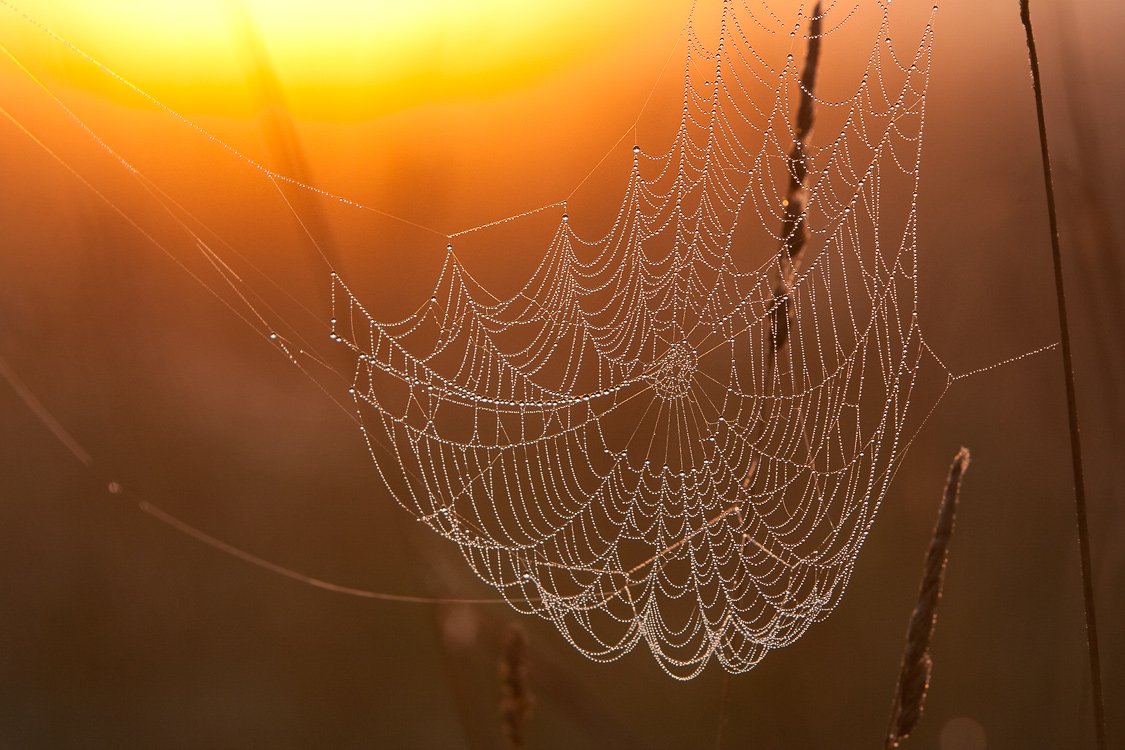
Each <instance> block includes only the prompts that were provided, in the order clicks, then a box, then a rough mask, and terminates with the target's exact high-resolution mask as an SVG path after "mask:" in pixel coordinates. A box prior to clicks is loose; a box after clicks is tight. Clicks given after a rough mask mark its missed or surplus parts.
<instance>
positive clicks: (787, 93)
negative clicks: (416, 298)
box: [332, 1, 933, 679]
mask: <svg viewBox="0 0 1125 750" xmlns="http://www.w3.org/2000/svg"><path fill="white" fill-rule="evenodd" d="M927 10H928V9H927ZM811 16H812V12H810V11H808V10H807V9H806V10H805V11H804V12H802V11H801V10H796V11H791V12H788V13H787V14H786V13H782V12H781V11H780V10H779V9H777V8H774V7H770V6H768V5H764V4H761V3H751V2H746V3H743V2H734V1H732V2H724V3H723V4H722V12H721V19H717V21H716V22H717V23H718V24H719V29H718V32H719V33H718V34H717V35H715V39H714V40H713V41H712V42H711V43H710V44H705V43H704V42H703V41H702V39H701V38H700V35H699V34H698V33H697V29H696V23H697V19H696V18H695V17H694V11H693V18H692V19H691V21H689V24H688V26H687V27H686V29H685V32H684V33H685V38H686V40H687V60H686V66H685V87H684V91H683V112H682V117H681V119H680V123H679V127H678V129H677V130H676V132H675V136H674V139H673V140H672V142H671V145H670V146H668V148H667V149H666V150H663V151H656V152H653V151H650V150H648V149H647V148H645V147H644V146H643V145H638V146H637V147H634V149H633V163H632V167H631V169H630V171H629V173H628V176H627V186H626V188H625V192H624V198H623V199H622V200H621V204H620V209H619V210H618V211H617V213H616V219H615V220H614V222H613V223H612V226H611V227H610V228H609V230H608V231H607V232H606V233H605V234H604V235H602V236H597V237H583V236H580V234H578V233H577V232H576V231H575V230H574V224H577V223H578V222H577V221H572V220H571V219H572V218H575V217H571V216H568V215H566V214H564V213H562V211H560V216H559V217H558V219H557V223H556V224H555V225H554V229H553V230H552V231H553V233H552V234H551V235H550V237H549V238H545V240H544V245H541V246H540V248H539V249H538V250H537V251H534V250H532V249H529V248H526V247H518V248H517V247H513V248H511V252H520V253H526V252H532V251H534V252H536V253H537V255H539V256H541V262H540V263H539V264H538V267H537V268H536V269H535V271H534V272H533V273H532V274H531V275H530V276H529V277H528V278H527V279H526V283H525V284H524V285H523V287H522V288H521V289H520V290H519V291H518V292H517V293H515V294H513V295H511V296H507V297H505V298H499V297H497V296H495V295H494V294H492V293H490V292H489V290H488V289H486V288H484V287H483V285H481V284H480V283H478V282H477V281H476V280H475V279H474V277H473V275H472V274H471V273H470V271H469V269H468V268H467V267H466V265H465V264H464V263H463V262H462V261H461V260H460V259H459V257H458V255H457V252H456V250H455V248H454V247H453V245H452V244H451V245H449V246H448V248H440V249H441V250H442V251H443V252H445V253H446V260H445V263H444V265H443V267H442V269H441V272H440V274H439V276H438V277H437V279H436V281H435V283H434V286H433V291H432V296H431V297H430V298H429V299H428V300H427V301H426V302H425V303H424V304H422V305H421V306H420V307H419V309H418V310H417V312H416V313H415V314H413V315H411V316H409V317H408V318H406V319H404V320H399V321H383V320H376V319H374V318H373V317H372V316H371V315H369V314H368V313H367V311H366V310H365V308H364V306H363V304H362V302H361V301H360V300H358V299H356V298H355V296H353V294H352V293H351V291H350V289H349V287H348V286H347V285H346V283H345V282H344V280H343V279H341V278H340V277H338V276H336V275H335V274H334V275H333V281H332V284H333V296H334V303H333V309H334V313H333V333H332V337H333V339H334V340H336V341H338V342H339V343H341V344H343V345H345V346H346V347H348V348H349V349H350V350H351V352H352V353H353V354H354V357H355V368H356V369H355V382H354V387H353V389H352V394H353V396H354V398H355V402H356V407H357V410H358V413H359V414H360V416H361V418H362V425H363V433H364V436H365V439H366V440H367V443H368V445H369V447H370V450H371V454H372V457H373V458H374V461H375V465H376V467H377V469H378V472H379V474H380V475H381V476H382V478H383V480H384V481H385V483H386V485H387V488H388V489H389V490H390V491H391V492H392V493H393V494H394V496H395V497H396V499H397V500H398V502H400V503H401V504H402V506H403V507H405V508H406V509H407V510H409V511H410V512H411V513H412V514H414V515H415V516H416V517H417V518H418V520H419V521H421V522H423V523H425V524H427V525H428V526H429V527H430V528H432V529H433V530H434V531H435V532H436V533H438V534H440V535H442V536H444V537H445V538H447V539H449V540H450V541H451V542H453V543H454V544H456V545H458V546H459V547H460V549H461V551H462V553H463V555H464V557H465V560H466V561H467V562H468V564H469V565H470V566H471V567H472V569H473V570H474V571H475V572H476V573H477V574H478V575H479V576H480V578H481V579H482V580H484V581H485V582H487V583H488V584H489V585H491V586H494V587H495V588H496V590H497V591H498V592H500V594H501V595H502V596H504V597H505V598H506V599H508V600H509V601H510V602H511V605H512V606H513V607H514V608H516V609H518V610H520V611H522V612H527V613H534V614H537V615H540V616H542V617H544V618H547V619H549V620H550V621H551V622H552V623H554V624H555V625H556V626H557V627H558V629H559V631H560V632H561V633H562V634H563V635H564V636H565V637H566V638H567V639H568V640H570V641H571V643H573V645H574V646H575V648H577V649H578V650H579V651H581V652H582V653H583V654H585V655H587V656H589V657H591V658H594V659H599V660H612V659H615V658H618V657H620V656H621V655H623V654H625V653H627V652H629V651H630V650H632V649H633V648H634V647H635V646H636V645H637V644H639V643H642V642H643V643H644V644H646V645H647V646H648V648H649V649H650V650H651V652H652V654H653V655H654V656H655V658H656V659H657V661H658V663H659V664H660V665H661V666H662V667H663V668H664V669H665V670H666V671H668V673H669V674H671V675H673V676H676V677H679V678H685V679H686V678H690V677H692V676H694V675H696V674H698V673H699V671H700V670H702V669H703V668H704V667H705V666H706V664H708V663H709V662H710V661H711V659H712V658H714V659H715V660H717V661H718V662H719V663H720V664H721V665H722V666H723V667H724V668H725V669H727V670H729V671H731V672H742V671H745V670H748V669H750V668H752V667H753V666H754V665H755V664H757V663H758V662H759V661H760V660H761V659H762V658H763V656H764V655H765V654H766V653H767V652H768V651H769V650H770V649H775V648H779V647H782V646H786V645H788V644H791V643H793V642H794V641H795V640H797V639H798V638H799V637H800V636H801V635H802V634H803V633H804V632H805V631H806V629H807V628H808V627H809V626H810V625H811V624H812V623H814V622H818V621H820V620H822V619H824V618H825V617H826V616H827V615H828V614H829V613H831V612H832V610H833V609H834V608H835V607H836V606H837V604H838V603H839V601H840V597H841V595H842V593H843V591H844V589H845V587H846V584H847V582H848V580H849V578H850V576H851V573H852V569H853V566H854V564H855V560H856V556H857V554H858V553H859V551H860V547H861V545H862V543H863V541H864V539H865V538H866V536H867V534H868V532H869V530H870V528H871V525H872V523H873V521H874V517H875V513H876V511H877V509H878V507H879V505H880V503H881V502H882V500H883V498H884V496H885V495H886V492H887V487H888V483H889V481H890V479H891V476H892V475H893V473H894V471H895V469H896V467H897V466H898V463H899V462H900V460H901V458H902V451H903V449H904V447H905V444H906V440H904V432H905V431H906V429H907V424H908V420H907V417H908V412H909V411H910V410H911V408H912V407H911V401H912V396H914V395H915V393H914V390H915V385H916V379H917V377H918V373H919V371H920V368H921V365H922V364H923V363H924V361H925V360H926V359H927V357H928V356H929V355H928V350H927V347H926V346H925V343H924V342H923V340H922V338H921V334H920V330H919V327H918V322H917V315H916V313H915V310H916V300H917V296H916V273H917V271H916V262H915V259H916V210H915V209H916V198H917V190H916V187H917V182H918V177H919V156H920V148H921V141H922V138H921V136H922V124H923V115H924V105H925V96H926V90H927V86H928V80H929V71H930V67H931V47H932V41H933V40H932V36H933V35H932V26H931V24H932V20H933V19H932V16H930V18H929V19H928V20H927V21H926V23H925V27H924V29H923V30H922V32H921V34H920V35H919V34H918V32H917V31H916V32H914V34H915V35H914V37H913V38H912V40H911V41H910V42H909V44H908V45H906V53H905V54H904V52H903V47H902V45H901V44H900V43H898V42H895V41H892V34H891V29H892V24H891V10H890V4H889V3H886V4H883V3H875V2H866V1H864V2H856V3H843V2H834V3H830V4H827V5H826V6H825V9H824V11H823V17H819V16H818V17H817V18H815V19H813V18H812V17H811ZM863 18H865V19H866V20H865V21H863V23H864V24H866V25H864V26H862V27H861V30H866V32H867V33H868V34H869V36H868V37H866V39H867V41H865V42H864V43H863V44H865V45H867V46H866V47H865V48H863V50H862V54H861V55H860V56H859V57H858V58H857V57H856V55H855V54H853V53H852V52H851V50H854V49H856V47H855V43H854V36H855V29H852V31H851V32H849V33H852V35H853V36H852V37H851V41H849V43H848V45H847V46H846V47H845V46H843V45H841V47H840V48H838V49H833V48H832V46H831V45H832V40H833V39H834V38H836V37H837V35H841V36H842V35H843V33H844V32H845V31H846V30H848V29H849V28H851V26H854V25H857V24H860V23H861V20H857V19H863ZM871 19H874V22H872V20H871ZM810 29H812V30H813V32H812V36H816V37H817V39H818V40H820V41H823V53H822V54H823V56H824V61H823V62H822V64H821V70H822V73H823V71H824V70H825V69H826V68H827V67H829V66H832V67H833V78H834V79H846V80H848V81H849V83H848V84H847V85H848V86H849V87H850V91H849V95H847V96H844V97H842V98H832V97H831V96H830V95H829V94H826V93H823V92H822V91H817V92H816V93H817V97H814V98H815V104H816V109H817V134H818V135H817V136H816V137H814V138H813V139H812V141H811V142H810V143H809V145H808V147H807V148H805V149H803V154H804V155H803V157H802V162H801V164H802V165H803V167H804V168H807V172H808V174H807V177H806V179H805V180H804V185H805V187H804V188H803V189H802V190H800V191H798V192H797V193H792V194H791V193H789V192H787V191H786V185H788V184H789V183H790V180H791V178H793V176H794V174H793V169H794V167H795V161H794V159H793V158H792V157H791V152H793V151H794V145H795V143H796V142H797V141H798V140H799V135H798V134H797V132H796V131H795V129H794V125H793V124H792V122H793V114H794V112H795V111H796V109H797V107H798V105H799V102H800V100H801V98H802V96H809V95H811V94H812V92H807V91H805V90H804V89H803V88H802V83H801V68H802V58H803V57H804V50H805V49H807V48H808V45H809V42H810V31H809V30H810ZM778 39H781V40H783V41H784V40H786V39H788V41H789V45H788V50H786V48H785V45H784V44H782V45H781V46H778V45H776V44H774V45H773V47H776V48H777V49H780V50H781V51H780V53H777V54H775V53H770V54H769V55H767V54H766V53H764V52H759V51H758V50H757V47H756V46H755V40H773V41H775V42H776V40H778ZM845 73H846V75H845ZM836 87H837V88H838V87H839V85H838V84H837V85H836ZM798 179H799V178H798ZM794 197H796V198H799V202H798V203H797V204H795V205H791V199H792V198H794ZM562 210H563V211H565V210H566V209H565V208H564V209H562ZM795 213H799V217H796V218H797V219H798V220H797V221H793V220H792V219H794V214H795ZM502 223H504V222H498V224H502ZM798 230H800V231H802V232H806V233H807V237H808V242H807V248H806V249H805V250H804V253H803V255H802V256H801V258H796V257H794V258H791V257H790V252H789V250H788V248H789V247H790V246H791V244H792V242H793V240H794V237H793V233H794V232H796V231H798ZM482 231H483V232H485V233H486V234H487V233H489V232H496V231H497V230H495V229H489V228H487V227H486V228H485V229H483V230H482ZM486 239H487V237H486ZM498 241H499V240H498ZM763 259H768V260H765V262H764V263H763ZM779 325H784V327H785V336H784V338H779V336H778V326H779ZM916 408H917V407H916Z"/></svg>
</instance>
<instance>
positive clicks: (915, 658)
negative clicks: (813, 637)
mask: <svg viewBox="0 0 1125 750" xmlns="http://www.w3.org/2000/svg"><path fill="white" fill-rule="evenodd" d="M968 468H969V449H968V448H962V449H961V450H960V451H958V452H957V455H956V456H955V457H954V458H953V464H952V465H951V466H950V467H949V477H948V478H947V479H946V480H945V495H944V496H943V497H942V501H941V508H940V509H939V510H938V517H937V523H936V524H935V526H934V535H933V538H932V539H931V540H930V549H929V551H927V552H926V564H925V567H924V568H923V569H922V585H921V586H920V587H919V590H918V603H917V604H915V605H914V612H913V613H912V614H911V615H910V625H909V626H908V627H907V629H906V648H905V649H904V650H903V653H902V668H901V669H900V670H899V676H898V686H897V687H896V689H895V697H894V702H893V703H892V704H891V721H890V724H889V726H888V727H887V737H886V744H885V747H886V748H887V750H891V749H892V748H896V747H898V746H899V743H900V742H902V741H903V740H904V739H906V738H907V737H908V736H909V735H910V732H911V731H913V729H914V727H915V726H916V725H917V724H918V720H919V719H920V718H922V709H923V708H924V706H925V703H926V688H928V687H929V685H930V671H931V669H932V667H933V662H932V660H931V659H930V641H931V640H932V639H933V636H934V623H935V622H936V621H937V605H938V602H939V601H940V600H941V586H942V582H943V580H944V579H945V561H946V559H947V558H948V556H949V542H950V540H951V539H952V538H953V520H954V516H955V515H956V514H957V500H958V496H959V495H960V493H961V478H962V477H963V476H964V475H965V470H966V469H968Z"/></svg>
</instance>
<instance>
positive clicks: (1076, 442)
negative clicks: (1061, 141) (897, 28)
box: [1020, 0, 1108, 750]
mask: <svg viewBox="0 0 1125 750" xmlns="http://www.w3.org/2000/svg"><path fill="white" fill-rule="evenodd" d="M1020 20H1021V21H1022V22H1023V27H1024V29H1025V30H1026V32H1027V54H1028V57H1029V58H1030V61H1031V88H1032V90H1033V91H1034V92H1035V114H1036V116H1037V117H1038V120H1039V150H1040V152H1041V154H1042V158H1043V184H1044V186H1045V187H1046V189H1047V218H1048V221H1049V222H1050V230H1051V257H1052V260H1053V261H1054V267H1055V298H1056V300H1057V302H1058V310H1059V335H1060V336H1061V337H1062V364H1063V376H1064V379H1065V381H1066V411H1067V419H1068V421H1069V424H1070V456H1071V466H1072V469H1073V474H1074V510H1075V515H1076V516H1077V518H1076V520H1077V522H1078V554H1079V558H1080V560H1081V564H1082V597H1083V601H1084V602H1085V605H1086V645H1087V646H1088V649H1089V657H1090V688H1091V695H1092V698H1093V703H1094V731H1095V734H1096V736H1097V741H1098V747H1099V748H1101V750H1106V748H1107V747H1108V744H1107V740H1106V731H1105V704H1104V702H1103V698H1102V671H1101V659H1100V658H1099V656H1098V621H1097V617H1096V616H1095V612H1094V582H1093V573H1092V569H1091V566H1090V532H1089V528H1088V524H1087V522H1086V479H1085V474H1084V472H1083V470H1082V443H1081V441H1080V439H1079V431H1078V396H1077V393H1076V390H1075V386H1074V359H1073V355H1072V354H1071V345H1070V326H1069V325H1068V323H1067V315H1066V290H1065V288H1064V285H1063V270H1062V251H1061V250H1060V249H1059V223H1058V214H1057V212H1056V210H1055V184H1054V179H1053V178H1052V176H1051V155H1050V152H1049V151H1048V150H1047V122H1046V117H1045V116H1044V114H1043V88H1042V84H1041V82H1040V78H1039V55H1038V53H1037V52H1036V50H1035V33H1034V31H1033V30H1032V26H1031V9H1030V8H1029V5H1028V0H1020Z"/></svg>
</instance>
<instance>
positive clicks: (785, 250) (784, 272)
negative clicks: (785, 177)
mask: <svg viewBox="0 0 1125 750" xmlns="http://www.w3.org/2000/svg"><path fill="white" fill-rule="evenodd" d="M820 22H821V15H820V3H819V2H818V3H817V4H816V5H815V6H814V7H813V11H812V16H811V17H810V18H809V47H808V51H807V52H806V54H805V67H804V70H802V71H801V101H800V103H799V104H798V105H797V117H796V122H795V124H796V128H795V131H794V134H793V150H792V151H790V152H789V189H788V190H787V191H786V195H785V214H784V215H783V216H782V219H781V252H780V259H779V261H778V263H779V266H780V269H779V270H780V276H781V281H780V282H779V283H778V285H777V287H776V288H775V289H774V292H773V303H774V307H773V312H772V313H771V317H772V320H771V324H770V332H771V334H772V337H773V340H772V344H773V355H774V356H776V355H777V354H778V352H780V351H781V350H782V349H783V348H784V347H785V343H786V342H787V341H788V340H789V317H790V315H791V313H792V308H793V300H792V298H791V297H790V293H791V291H792V286H793V281H794V280H795V279H796V276H797V268H798V266H799V264H800V262H801V254H802V253H803V252H804V249H805V245H806V244H807V243H808V239H809V229H808V226H807V224H806V222H805V209H806V207H807V205H808V197H809V191H808V184H807V183H808V176H809V157H808V146H809V136H810V135H811V134H812V129H813V124H814V123H815V121H816V100H815V99H814V98H813V92H814V91H815V90H816V73H817V66H818V65H819V63H820Z"/></svg>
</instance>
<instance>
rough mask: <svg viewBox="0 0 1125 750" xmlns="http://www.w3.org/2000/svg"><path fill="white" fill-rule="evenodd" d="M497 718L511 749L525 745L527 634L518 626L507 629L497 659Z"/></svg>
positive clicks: (528, 710) (528, 695) (520, 749)
mask: <svg viewBox="0 0 1125 750" xmlns="http://www.w3.org/2000/svg"><path fill="white" fill-rule="evenodd" d="M500 682H501V686H502V687H501V691H502V693H501V698H500V721H501V724H502V725H503V729H504V735H505V737H507V739H508V746H509V747H511V748H512V750H524V748H526V747H527V731H526V730H527V717H528V714H530V713H531V691H530V690H528V686H527V636H526V635H524V632H523V628H521V627H520V626H519V625H512V626H511V627H510V628H509V629H508V635H507V639H506V640H505V642H504V654H503V656H502V658H501V661H500Z"/></svg>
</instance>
